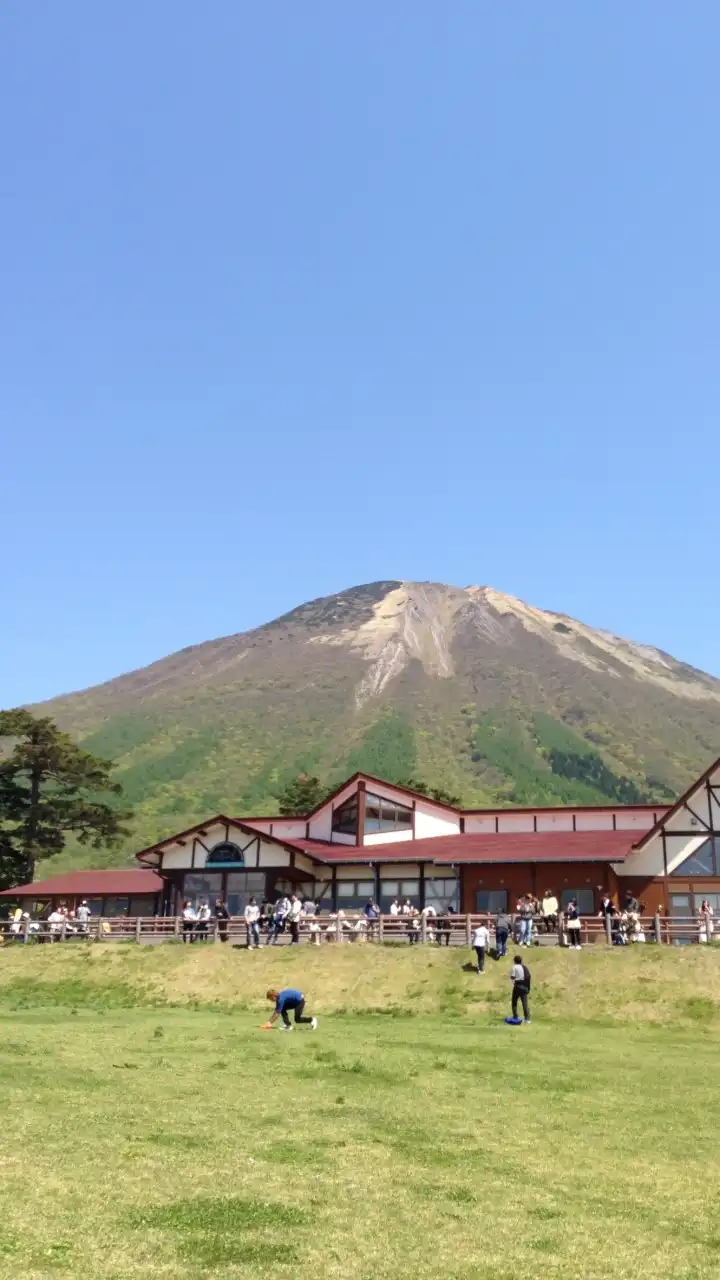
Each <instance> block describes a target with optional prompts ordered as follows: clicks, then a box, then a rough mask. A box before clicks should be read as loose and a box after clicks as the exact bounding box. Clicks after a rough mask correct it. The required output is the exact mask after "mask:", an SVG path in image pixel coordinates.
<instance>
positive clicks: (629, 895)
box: [625, 889, 640, 915]
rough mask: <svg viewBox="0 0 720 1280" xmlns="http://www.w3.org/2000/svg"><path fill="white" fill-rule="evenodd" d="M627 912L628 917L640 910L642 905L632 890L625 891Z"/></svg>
mask: <svg viewBox="0 0 720 1280" xmlns="http://www.w3.org/2000/svg"><path fill="white" fill-rule="evenodd" d="M625 910H626V911H627V913H628V915H629V914H630V912H631V911H639V910H640V903H639V902H638V900H637V898H636V897H635V894H634V893H633V891H632V889H626V890H625Z"/></svg>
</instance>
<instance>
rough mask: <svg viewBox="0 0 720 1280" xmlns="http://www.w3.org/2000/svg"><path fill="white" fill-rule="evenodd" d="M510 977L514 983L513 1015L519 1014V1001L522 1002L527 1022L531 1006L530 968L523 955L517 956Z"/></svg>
mask: <svg viewBox="0 0 720 1280" xmlns="http://www.w3.org/2000/svg"><path fill="white" fill-rule="evenodd" d="M510 978H511V981H512V984H513V989H512V1016H513V1018H517V1016H518V1011H517V1009H518V1001H520V1003H521V1004H522V1007H523V1015H524V1019H525V1022H529V1021H530V1006H529V1004H528V996H529V994H530V981H531V979H530V970H529V969H528V967H527V965H526V964H523V961H522V956H516V957H515V961H514V964H513V967H512V969H511V970H510Z"/></svg>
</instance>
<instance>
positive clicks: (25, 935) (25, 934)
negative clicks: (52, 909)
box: [23, 911, 30, 942]
mask: <svg viewBox="0 0 720 1280" xmlns="http://www.w3.org/2000/svg"><path fill="white" fill-rule="evenodd" d="M29 935H30V912H29V911H28V913H27V918H26V919H25V920H23V941H24V942H27V940H28V937H29Z"/></svg>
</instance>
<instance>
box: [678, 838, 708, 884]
mask: <svg viewBox="0 0 720 1280" xmlns="http://www.w3.org/2000/svg"><path fill="white" fill-rule="evenodd" d="M719 863H720V840H719V841H717V842H716V845H715V847H714V848H713V841H712V840H711V839H710V838H709V837H708V839H707V840H706V841H705V842H704V843H703V844H701V845H700V848H699V849H696V850H695V852H694V853H691V854H690V857H689V858H686V859H685V861H684V862H681V863H680V866H679V867H676V868H675V870H674V871H671V872H670V874H671V875H673V876H716V875H718V870H717V867H718V864H719Z"/></svg>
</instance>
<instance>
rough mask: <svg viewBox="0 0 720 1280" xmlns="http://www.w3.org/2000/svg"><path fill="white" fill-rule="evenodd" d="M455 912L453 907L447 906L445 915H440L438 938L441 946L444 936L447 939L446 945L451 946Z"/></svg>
mask: <svg viewBox="0 0 720 1280" xmlns="http://www.w3.org/2000/svg"><path fill="white" fill-rule="evenodd" d="M453 914H454V912H453V908H452V907H447V908H446V913H445V915H443V916H440V917H438V922H437V939H438V946H439V947H441V946H442V944H443V938H444V939H445V946H446V947H449V946H450V934H451V932H452V917H453Z"/></svg>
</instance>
